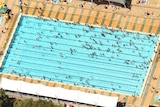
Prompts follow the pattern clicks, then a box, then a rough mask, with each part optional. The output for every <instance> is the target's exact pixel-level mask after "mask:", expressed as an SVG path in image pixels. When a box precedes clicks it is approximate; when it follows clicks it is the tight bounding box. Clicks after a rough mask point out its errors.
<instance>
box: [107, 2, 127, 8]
mask: <svg viewBox="0 0 160 107" xmlns="http://www.w3.org/2000/svg"><path fill="white" fill-rule="evenodd" d="M106 1H108V2H109V3H110V2H116V3H120V4H123V6H124V7H126V0H106Z"/></svg>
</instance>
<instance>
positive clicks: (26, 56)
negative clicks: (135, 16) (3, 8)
mask: <svg viewBox="0 0 160 107" xmlns="http://www.w3.org/2000/svg"><path fill="white" fill-rule="evenodd" d="M157 41H158V37H157V36H151V35H145V34H140V33H131V32H126V31H122V30H109V29H106V28H102V27H93V26H87V25H81V24H73V23H67V22H61V21H56V20H48V19H42V18H34V17H29V16H21V18H20V21H19V23H18V26H17V28H16V31H15V33H14V37H13V38H12V42H11V44H10V46H9V49H8V51H7V54H6V55H5V59H4V61H3V64H2V68H1V72H5V73H12V74H16V75H22V76H30V77H33V78H38V79H40V78H42V79H46V80H53V81H61V82H63V83H68V84H77V85H80V86H86V87H94V88H97V89H105V90H110V91H115V92H120V93H126V94H136V95H139V94H140V91H141V88H142V84H143V82H144V78H145V76H146V74H147V70H148V67H149V63H150V59H151V58H152V56H153V53H154V49H155V46H156V42H157Z"/></svg>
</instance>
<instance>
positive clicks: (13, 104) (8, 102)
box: [0, 89, 62, 107]
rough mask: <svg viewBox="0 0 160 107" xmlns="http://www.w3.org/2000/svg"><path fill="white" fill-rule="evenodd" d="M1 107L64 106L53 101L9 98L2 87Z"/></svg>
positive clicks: (0, 91) (0, 95)
mask: <svg viewBox="0 0 160 107" xmlns="http://www.w3.org/2000/svg"><path fill="white" fill-rule="evenodd" d="M0 107H62V105H55V104H54V103H53V102H52V101H46V100H41V99H39V100H33V99H32V98H29V99H23V100H22V99H15V98H9V97H8V95H6V94H5V91H4V90H3V89H0Z"/></svg>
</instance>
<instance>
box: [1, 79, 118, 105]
mask: <svg viewBox="0 0 160 107" xmlns="http://www.w3.org/2000/svg"><path fill="white" fill-rule="evenodd" d="M10 84H12V85H10ZM0 88H3V89H5V90H10V91H15V92H22V93H26V94H33V95H38V96H46V97H52V98H56V99H63V100H68V101H73V102H79V103H85V104H91V105H95V106H102V107H116V105H117V102H118V97H112V96H104V95H100V94H93V93H87V92H82V91H78V90H69V89H64V88H61V87H49V86H45V85H42V84H34V83H27V82H24V81H19V80H10V79H7V78H3V77H2V78H1V82H0Z"/></svg>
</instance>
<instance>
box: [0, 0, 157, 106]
mask: <svg viewBox="0 0 160 107" xmlns="http://www.w3.org/2000/svg"><path fill="white" fill-rule="evenodd" d="M43 1H44V0H32V1H31V0H24V3H25V5H26V4H27V6H25V5H24V6H23V13H24V14H29V15H35V16H44V17H49V18H56V19H60V20H66V21H73V22H80V23H88V24H94V25H99V26H108V27H113V28H122V29H126V30H132V31H140V32H145V33H151V34H158V35H160V17H158V16H159V14H160V12H159V10H158V9H160V1H158V0H149V3H148V4H145V5H141V4H136V0H132V5H133V7H132V8H131V10H129V9H124V8H121V7H120V9H118V10H114V11H113V9H112V8H108V9H104V4H102V5H96V4H94V3H93V4H92V5H91V4H90V3H89V2H86V1H76V0H73V1H72V2H71V3H69V4H66V3H63V2H59V4H58V5H53V4H51V2H50V1H47V0H46V2H45V3H46V4H44V3H42V2H43ZM2 2H5V3H6V4H7V5H8V7H9V8H11V9H12V13H13V14H14V15H13V16H12V17H11V20H9V21H8V22H7V21H6V20H3V22H2V24H1V26H0V30H1V31H2V30H4V31H5V33H1V34H0V51H1V50H3V49H4V48H5V45H6V42H7V40H8V38H9V36H10V34H11V32H12V30H13V28H14V25H15V21H16V20H17V17H18V15H19V13H20V12H19V7H18V0H2ZM82 3H85V4H84V7H83V8H79V7H78V5H79V4H82ZM39 7H41V9H37V8H39ZM145 11H149V12H151V13H152V12H154V13H153V15H149V16H144V12H145ZM5 27H7V28H9V29H8V30H5ZM5 41H6V42H5ZM158 65H160V60H159V59H158V56H156V58H155V64H154V65H153V67H154V69H153V71H151V72H150V74H149V76H148V80H147V84H146V86H145V87H146V88H145V90H144V93H143V95H142V97H134V96H129V95H124V94H118V93H114V92H108V91H105V90H95V89H92V88H91V89H90V88H89V89H88V88H86V87H78V86H71V85H67V84H62V83H55V82H51V81H50V82H48V81H42V82H41V84H45V85H48V86H58V87H64V88H69V89H73V90H81V91H85V92H93V93H95V92H96V93H100V94H104V95H108V96H118V97H119V101H126V102H127V104H129V105H130V104H132V105H134V106H141V107H147V106H148V105H149V104H150V103H152V104H157V103H154V101H153V98H154V95H157V93H156V92H155V90H158V89H159V86H158V85H157V84H158V83H159V81H158V80H159V76H160V72H159V71H160V66H158ZM2 76H3V77H5V78H10V79H21V78H22V77H18V76H13V75H8V74H3V75H2ZM153 77H156V78H158V79H156V80H155V79H153ZM23 80H24V81H26V82H32V83H37V80H35V79H32V78H24V77H23ZM153 87H155V89H153ZM134 106H133V107H134Z"/></svg>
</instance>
